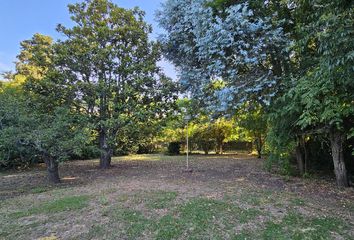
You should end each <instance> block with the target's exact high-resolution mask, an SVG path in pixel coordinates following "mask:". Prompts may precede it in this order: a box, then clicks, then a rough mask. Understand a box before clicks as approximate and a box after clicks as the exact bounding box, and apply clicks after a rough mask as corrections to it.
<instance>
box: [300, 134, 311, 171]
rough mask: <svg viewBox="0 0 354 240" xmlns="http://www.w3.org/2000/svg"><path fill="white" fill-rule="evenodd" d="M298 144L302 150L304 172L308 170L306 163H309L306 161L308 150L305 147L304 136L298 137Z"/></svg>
mask: <svg viewBox="0 0 354 240" xmlns="http://www.w3.org/2000/svg"><path fill="white" fill-rule="evenodd" d="M300 146H301V148H302V152H303V155H302V156H303V165H304V166H303V168H304V170H303V172H304V173H307V172H308V165H309V162H308V159H309V154H308V151H307V147H306V141H305V138H304V137H301V138H300Z"/></svg>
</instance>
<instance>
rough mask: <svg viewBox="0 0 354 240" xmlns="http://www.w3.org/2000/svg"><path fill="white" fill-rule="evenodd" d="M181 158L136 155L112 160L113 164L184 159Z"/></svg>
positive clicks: (159, 155) (161, 155)
mask: <svg viewBox="0 0 354 240" xmlns="http://www.w3.org/2000/svg"><path fill="white" fill-rule="evenodd" d="M183 158H184V157H183V156H182V155H181V156H167V155H163V154H135V155H127V156H121V157H114V158H112V161H113V162H119V161H171V160H176V159H183Z"/></svg>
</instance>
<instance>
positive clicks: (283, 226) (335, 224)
mask: <svg viewBox="0 0 354 240" xmlns="http://www.w3.org/2000/svg"><path fill="white" fill-rule="evenodd" d="M346 227H347V226H346V224H345V223H344V222H343V221H342V220H339V219H336V218H333V217H319V218H306V217H304V216H303V215H301V214H299V213H296V212H290V213H288V214H287V215H286V216H285V217H284V218H283V219H282V221H281V222H280V223H275V222H271V221H270V222H268V223H267V224H266V225H265V228H264V230H263V232H262V235H261V238H263V239H299V240H300V239H332V237H331V232H332V231H335V232H337V233H343V230H345V229H346Z"/></svg>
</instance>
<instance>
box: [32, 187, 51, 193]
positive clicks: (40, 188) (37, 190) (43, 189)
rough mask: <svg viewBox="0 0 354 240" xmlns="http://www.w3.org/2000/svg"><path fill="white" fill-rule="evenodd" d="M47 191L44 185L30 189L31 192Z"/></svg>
mask: <svg viewBox="0 0 354 240" xmlns="http://www.w3.org/2000/svg"><path fill="white" fill-rule="evenodd" d="M46 191H48V188H45V187H35V188H32V189H31V193H33V194H36V193H43V192H46Z"/></svg>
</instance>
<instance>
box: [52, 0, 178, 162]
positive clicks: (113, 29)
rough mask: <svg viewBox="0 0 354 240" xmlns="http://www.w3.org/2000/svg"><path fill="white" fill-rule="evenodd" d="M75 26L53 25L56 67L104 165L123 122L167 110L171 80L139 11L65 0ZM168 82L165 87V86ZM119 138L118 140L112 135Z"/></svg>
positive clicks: (102, 0) (98, 1) (102, 1)
mask: <svg viewBox="0 0 354 240" xmlns="http://www.w3.org/2000/svg"><path fill="white" fill-rule="evenodd" d="M69 12H70V14H71V15H72V17H71V18H72V20H73V21H74V26H73V27H71V28H67V27H64V26H62V25H58V27H57V30H58V31H59V32H60V33H62V34H63V35H64V36H65V37H66V39H65V40H63V41H60V42H59V44H58V45H57V55H58V56H59V59H58V60H57V62H56V63H55V64H56V67H57V69H58V71H59V72H60V74H61V75H62V76H63V77H64V78H65V82H66V83H67V88H74V93H73V94H75V96H76V97H75V99H76V100H77V101H78V105H79V106H80V108H82V109H83V110H84V111H85V112H86V113H87V114H88V115H90V116H91V121H92V122H93V124H94V125H95V128H96V131H97V132H98V139H99V146H100V150H101V157H100V167H101V168H108V167H109V166H110V162H111V156H112V154H113V148H114V146H115V145H116V143H118V142H119V141H120V139H121V138H125V136H122V135H120V134H122V133H123V132H124V128H125V127H126V126H129V125H131V126H133V125H134V122H139V121H140V122H143V121H145V119H149V118H156V117H161V116H164V115H165V114H166V108H164V107H163V105H164V104H166V103H168V102H170V100H171V98H170V97H171V94H172V92H173V91H172V88H173V85H172V84H171V83H170V80H169V79H168V78H166V77H165V76H164V75H163V74H162V73H161V72H160V69H159V68H158V67H157V65H156V63H157V61H158V60H160V46H159V45H158V44H157V43H155V42H152V41H150V40H149V39H148V35H149V33H151V27H150V26H149V25H147V24H146V23H145V22H144V20H143V17H144V13H143V12H142V11H140V10H139V9H137V8H135V9H132V10H126V9H123V8H120V7H118V6H117V5H115V4H113V3H112V2H110V1H108V0H87V1H84V2H82V3H77V4H72V5H69ZM167 86H168V87H167ZM117 138H118V140H117Z"/></svg>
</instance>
